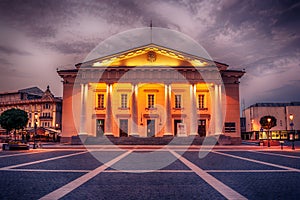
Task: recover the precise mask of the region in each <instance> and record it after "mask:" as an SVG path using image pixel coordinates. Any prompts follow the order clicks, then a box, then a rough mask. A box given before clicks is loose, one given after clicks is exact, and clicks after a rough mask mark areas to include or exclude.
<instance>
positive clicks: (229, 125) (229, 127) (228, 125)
mask: <svg viewBox="0 0 300 200" xmlns="http://www.w3.org/2000/svg"><path fill="white" fill-rule="evenodd" d="M235 131H236V128H235V122H225V133H232V132H235Z"/></svg>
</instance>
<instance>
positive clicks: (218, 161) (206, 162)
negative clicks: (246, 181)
mask: <svg viewBox="0 0 300 200" xmlns="http://www.w3.org/2000/svg"><path fill="white" fill-rule="evenodd" d="M225 153H227V152H225ZM183 156H184V157H185V158H187V159H188V160H190V161H191V162H193V163H194V164H196V165H197V166H198V167H200V168H201V169H204V170H233V169H235V170H250V169H253V170H254V169H255V170H263V169H264V170H267V169H269V170H272V169H280V168H276V167H271V166H267V165H262V164H257V163H253V162H250V161H245V160H240V159H237V158H231V157H227V156H222V155H219V154H215V153H209V154H207V156H206V157H204V158H202V159H200V158H199V152H185V153H184V154H183Z"/></svg>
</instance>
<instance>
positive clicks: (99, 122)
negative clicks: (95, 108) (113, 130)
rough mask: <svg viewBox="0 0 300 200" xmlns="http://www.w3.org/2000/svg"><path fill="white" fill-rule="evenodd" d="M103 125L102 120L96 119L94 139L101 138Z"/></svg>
mask: <svg viewBox="0 0 300 200" xmlns="http://www.w3.org/2000/svg"><path fill="white" fill-rule="evenodd" d="M104 124H105V123H104V119H96V137H100V136H103V134H104Z"/></svg>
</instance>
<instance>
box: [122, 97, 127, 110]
mask: <svg viewBox="0 0 300 200" xmlns="http://www.w3.org/2000/svg"><path fill="white" fill-rule="evenodd" d="M121 108H127V94H121Z"/></svg>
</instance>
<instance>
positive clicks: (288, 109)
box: [243, 102, 300, 140]
mask: <svg viewBox="0 0 300 200" xmlns="http://www.w3.org/2000/svg"><path fill="white" fill-rule="evenodd" d="M243 115H244V116H245V119H246V132H245V133H244V134H243V135H244V139H254V140H256V139H266V138H267V130H263V129H262V128H261V125H260V123H259V121H260V118H262V117H263V116H268V115H270V116H274V117H275V118H276V120H277V125H276V126H275V127H273V128H272V129H271V134H270V137H271V139H273V140H280V139H289V133H290V132H291V131H295V132H296V139H299V136H298V135H299V130H300V102H291V103H256V104H253V105H251V106H249V107H248V108H246V109H245V110H243ZM290 115H293V121H291V119H290ZM291 123H293V126H291Z"/></svg>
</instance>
